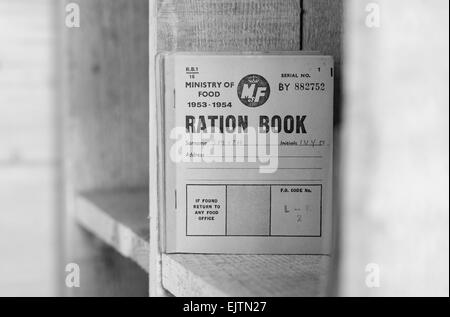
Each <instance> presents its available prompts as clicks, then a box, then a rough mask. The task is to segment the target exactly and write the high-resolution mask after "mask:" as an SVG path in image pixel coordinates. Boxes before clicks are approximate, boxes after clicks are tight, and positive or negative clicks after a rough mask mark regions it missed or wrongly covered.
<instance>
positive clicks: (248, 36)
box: [157, 0, 300, 51]
mask: <svg viewBox="0 0 450 317" xmlns="http://www.w3.org/2000/svg"><path fill="white" fill-rule="evenodd" d="M157 18H158V50H167V51H171V50H178V51H276V50H279V51H284V50H299V49H300V1H298V0H287V1H274V0H259V1H254V0H246V1H237V0H213V1H210V0H182V1H180V0H159V1H158V13H157Z"/></svg>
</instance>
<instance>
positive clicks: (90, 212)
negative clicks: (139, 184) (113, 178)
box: [75, 189, 149, 272]
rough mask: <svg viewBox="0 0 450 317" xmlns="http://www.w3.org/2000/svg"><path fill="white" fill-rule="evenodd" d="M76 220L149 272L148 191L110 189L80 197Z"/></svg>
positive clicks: (78, 198) (77, 203)
mask: <svg viewBox="0 0 450 317" xmlns="http://www.w3.org/2000/svg"><path fill="white" fill-rule="evenodd" d="M75 204H76V219H77V220H78V222H79V223H80V224H82V225H83V227H84V228H86V229H87V230H89V231H91V232H93V233H94V234H95V235H96V236H97V237H99V238H100V239H102V240H103V241H104V242H105V243H107V244H108V245H110V246H112V247H113V248H114V249H115V250H117V251H118V252H119V253H120V254H122V255H123V256H125V257H128V258H130V259H132V260H133V261H134V262H136V263H137V264H138V265H139V266H140V267H141V268H142V269H144V270H145V271H147V272H148V259H149V253H148V252H149V230H148V191H147V190H146V189H135V190H127V191H124V190H109V191H94V192H87V193H83V194H80V195H79V196H78V197H77V199H76V202H75Z"/></svg>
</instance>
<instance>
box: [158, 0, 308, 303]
mask: <svg viewBox="0 0 450 317" xmlns="http://www.w3.org/2000/svg"><path fill="white" fill-rule="evenodd" d="M150 17H151V19H150V123H151V124H150V149H151V151H150V197H151V199H150V200H151V204H152V205H151V208H150V227H151V240H152V244H151V252H150V253H151V254H150V264H151V266H150V272H152V274H153V275H152V274H150V296H163V295H165V293H164V289H163V288H162V286H161V285H162V276H161V274H165V273H164V272H162V270H163V266H162V260H163V259H162V254H161V250H160V247H159V244H158V241H159V235H160V234H161V232H160V230H159V216H160V215H159V213H160V212H161V211H160V210H159V209H158V206H157V188H158V186H159V184H158V180H157V178H156V175H157V157H156V151H155V149H156V130H155V127H154V126H152V123H153V124H154V125H156V95H155V91H154V87H155V82H156V78H155V73H154V70H155V68H154V58H155V54H156V53H157V52H160V51H168V50H178V51H237V52H240V51H269V50H270V51H295V50H299V49H300V35H301V34H300V0H260V1H253V0H241V1H239V0H212V1H211V0H158V1H155V2H153V5H151V6H150ZM152 20H153V21H154V22H152ZM166 259H167V258H166ZM166 268H168V267H166ZM152 276H153V277H152Z"/></svg>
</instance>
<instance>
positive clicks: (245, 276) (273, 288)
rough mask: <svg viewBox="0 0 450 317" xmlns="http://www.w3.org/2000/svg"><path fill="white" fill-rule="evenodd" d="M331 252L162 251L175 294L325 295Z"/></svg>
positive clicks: (166, 275) (167, 284) (165, 273)
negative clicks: (186, 252)
mask: <svg viewBox="0 0 450 317" xmlns="http://www.w3.org/2000/svg"><path fill="white" fill-rule="evenodd" d="M329 261H330V258H329V257H328V256H315V255H213V254H211V255H201V254H170V255H169V254H165V255H163V260H162V263H163V285H164V287H165V288H166V289H167V290H168V291H170V292H171V293H172V294H173V295H175V296H187V297H190V296H195V297H197V296H201V297H204V296H221V297H230V296H233V297H235V296H237V297H269V296H270V297H278V296H283V297H285V296H286V297H288V296H291V297H297V296H298V297H300V296H308V297H311V296H324V295H325V292H326V289H327V287H326V283H327V280H328V279H327V277H328V265H329Z"/></svg>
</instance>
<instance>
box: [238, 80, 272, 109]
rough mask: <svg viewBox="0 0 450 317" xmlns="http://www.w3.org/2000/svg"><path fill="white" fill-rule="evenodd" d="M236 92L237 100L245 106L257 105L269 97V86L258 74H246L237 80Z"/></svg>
mask: <svg viewBox="0 0 450 317" xmlns="http://www.w3.org/2000/svg"><path fill="white" fill-rule="evenodd" d="M237 93H238V97H239V100H240V101H241V102H242V103H243V104H244V105H246V106H247V107H252V108H254V107H259V106H262V105H263V104H265V103H266V101H267V99H269V96H270V86H269V83H268V82H267V80H266V79H265V78H264V77H262V76H260V75H255V74H253V75H247V76H245V77H244V78H242V79H241V81H240V82H239V85H238V87H237Z"/></svg>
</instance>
